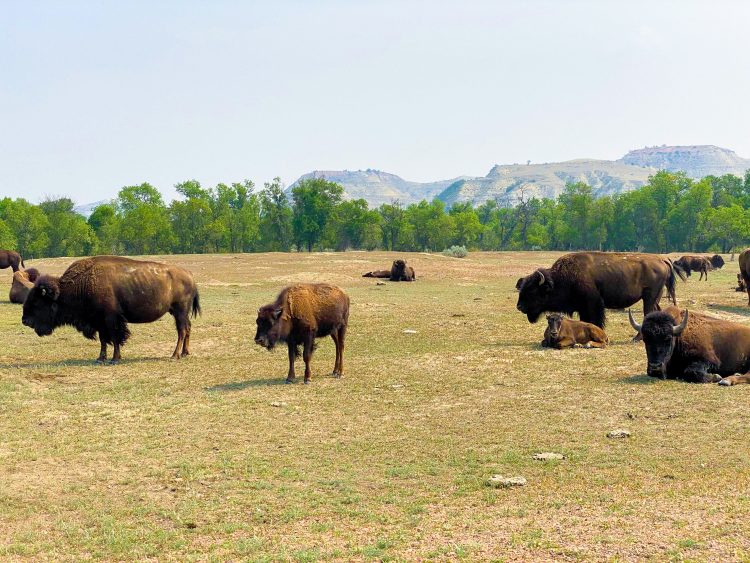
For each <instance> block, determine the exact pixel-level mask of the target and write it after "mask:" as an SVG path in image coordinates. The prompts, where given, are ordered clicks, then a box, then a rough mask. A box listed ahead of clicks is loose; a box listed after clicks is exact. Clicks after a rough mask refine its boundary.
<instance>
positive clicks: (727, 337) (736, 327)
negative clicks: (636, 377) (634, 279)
mask: <svg viewBox="0 0 750 563" xmlns="http://www.w3.org/2000/svg"><path fill="white" fill-rule="evenodd" d="M628 318H629V320H630V324H631V325H632V327H633V328H634V329H635V330H636V331H638V334H640V335H642V337H643V343H644V344H645V345H646V357H647V359H648V365H647V368H646V373H647V374H648V375H649V376H651V377H660V378H661V379H667V378H670V379H684V380H686V381H691V382H695V383H716V382H719V383H720V384H722V385H735V384H737V383H750V375H748V374H747V371H748V370H750V327H748V326H745V325H741V324H737V323H733V322H730V321H724V320H721V319H717V318H714V317H709V316H708V315H702V314H699V313H689V314H688V311H687V310H685V312H684V313H682V312H681V311H680V310H679V309H678V308H677V307H667V308H666V309H665V310H664V311H656V312H653V313H650V314H648V315H646V318H645V319H644V320H643V324H642V325H639V324H638V323H636V322H635V320H634V319H633V314H632V313H631V312H630V311H628ZM737 373H740V374H743V375H735V374H737ZM722 377H723V378H724V379H722Z"/></svg>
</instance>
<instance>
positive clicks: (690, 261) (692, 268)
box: [674, 256, 721, 281]
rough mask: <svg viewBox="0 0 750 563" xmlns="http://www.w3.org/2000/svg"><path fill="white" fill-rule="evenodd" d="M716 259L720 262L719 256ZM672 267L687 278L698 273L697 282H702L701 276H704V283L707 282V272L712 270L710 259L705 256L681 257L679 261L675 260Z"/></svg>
mask: <svg viewBox="0 0 750 563" xmlns="http://www.w3.org/2000/svg"><path fill="white" fill-rule="evenodd" d="M718 258H719V260H721V256H719V257H718ZM674 265H675V267H676V268H680V269H681V270H682V271H683V272H685V275H686V276H688V277H690V274H692V273H693V272H700V277H699V278H698V281H700V280H702V279H703V276H706V281H708V272H709V270H713V269H714V267H713V265H712V262H711V259H709V258H707V257H706V256H683V257H682V258H680V259H679V260H675V262H674Z"/></svg>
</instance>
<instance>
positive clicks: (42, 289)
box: [22, 276, 60, 336]
mask: <svg viewBox="0 0 750 563" xmlns="http://www.w3.org/2000/svg"><path fill="white" fill-rule="evenodd" d="M59 298H60V283H59V280H58V279H57V278H54V277H52V276H42V277H41V278H39V279H37V281H36V283H35V284H34V287H32V288H31V290H30V291H29V294H28V296H26V301H25V302H24V304H23V318H22V322H23V324H24V325H25V326H27V327H29V328H33V329H34V331H36V333H37V334H38V335H39V336H49V335H50V334H52V331H54V330H55V328H57V327H58V326H59V324H60V323H59V321H58V313H59V309H60V305H59V302H58V299H59Z"/></svg>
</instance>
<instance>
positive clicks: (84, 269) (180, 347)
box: [23, 256, 201, 363]
mask: <svg viewBox="0 0 750 563" xmlns="http://www.w3.org/2000/svg"><path fill="white" fill-rule="evenodd" d="M200 311H201V309H200V301H199V298H198V289H197V288H196V286H195V282H194V281H193V276H192V275H191V274H190V272H188V271H186V270H183V269H182V268H179V267H177V266H170V265H167V264H160V263H158V262H143V261H138V260H131V259H129V258H122V257H119V256H95V257H93V258H84V259H83V260H78V261H76V262H73V264H71V265H70V266H69V267H68V269H67V270H65V273H63V275H62V276H60V277H54V276H41V277H40V278H39V279H38V280H37V281H36V283H35V284H34V287H33V288H32V289H31V291H30V292H29V295H28V297H27V298H26V302H25V303H24V304H23V324H24V325H26V326H28V327H30V328H33V329H34V330H35V331H36V333H37V334H38V335H39V336H47V335H50V334H52V332H53V331H54V330H55V328H57V327H59V326H64V325H70V326H73V327H75V328H76V329H77V330H78V331H79V332H81V333H83V335H84V336H85V337H86V338H90V339H92V340H93V339H94V338H95V337H96V335H97V333H98V334H99V342H100V343H101V353H100V354H99V359H98V361H99V362H105V361H106V360H107V344H112V345H114V354H113V355H112V363H117V362H118V361H120V359H121V358H120V347H121V346H122V345H123V344H125V341H126V340H127V339H128V337H129V336H130V331H129V330H128V323H129V322H131V323H150V322H153V321H155V320H157V319H159V318H161V317H163V316H164V315H165V314H166V313H170V314H171V315H172V316H173V317H174V319H175V324H176V326H177V347H176V348H175V351H174V354H172V357H173V358H174V359H177V358H180V357H182V356H187V355H188V354H189V353H190V351H189V345H190V330H191V323H190V314H191V313H192V315H193V317H195V316H197V315H198V314H199V313H200Z"/></svg>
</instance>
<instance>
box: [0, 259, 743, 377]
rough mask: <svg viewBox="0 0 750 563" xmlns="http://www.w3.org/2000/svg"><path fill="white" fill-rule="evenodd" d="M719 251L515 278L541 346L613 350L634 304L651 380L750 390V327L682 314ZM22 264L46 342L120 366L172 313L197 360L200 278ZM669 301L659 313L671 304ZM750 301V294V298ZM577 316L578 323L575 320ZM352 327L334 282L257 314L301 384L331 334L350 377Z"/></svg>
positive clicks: (23, 288)
mask: <svg viewBox="0 0 750 563" xmlns="http://www.w3.org/2000/svg"><path fill="white" fill-rule="evenodd" d="M723 265H724V260H723V259H722V258H721V256H718V255H715V256H713V257H710V258H708V257H703V256H683V257H682V258H680V259H679V260H676V261H674V262H673V261H672V260H670V259H669V258H666V257H663V256H659V255H656V254H643V253H640V254H637V253H620V252H573V253H570V254H566V255H564V256H562V257H560V258H559V259H557V260H556V261H555V262H554V263H553V264H552V265H551V266H550V267H549V268H539V269H537V270H536V271H534V272H532V273H531V274H529V275H527V276H526V277H523V278H520V279H519V280H518V282H517V283H516V290H517V291H518V302H517V309H518V310H519V311H520V312H522V313H523V314H525V315H526V317H527V319H528V320H529V322H531V323H536V322H537V321H538V320H539V318H540V317H541V316H542V315H543V314H545V313H549V314H548V315H547V324H548V326H547V328H546V330H545V332H544V340H543V341H542V346H544V347H550V348H557V349H561V348H569V347H573V346H577V345H580V346H585V347H587V348H590V347H593V348H605V347H606V346H607V344H608V343H609V339H608V337H607V335H606V333H605V331H604V328H605V311H606V310H607V309H626V308H629V307H631V306H632V305H634V304H635V303H637V302H638V301H642V302H643V315H644V319H643V321H642V323H640V324H639V323H638V322H636V320H635V319H634V318H633V315H632V312H631V311H630V310H629V309H628V318H629V321H630V324H631V326H632V327H633V329H635V331H636V336H635V339H636V340H642V341H643V342H644V344H645V349H646V357H647V374H648V375H649V376H652V377H658V378H661V379H666V378H679V379H684V380H687V381H693V382H699V383H719V384H721V385H734V384H737V383H750V373H748V372H750V327H748V326H745V325H741V324H738V323H733V322H729V321H725V320H720V319H717V318H714V317H710V316H708V315H704V314H700V313H696V312H688V311H687V310H684V311H683V310H680V309H679V308H678V307H677V306H676V305H677V297H676V284H677V280H678V279H681V280H683V281H685V280H686V278H687V277H688V276H690V274H691V273H692V272H694V271H697V272H700V275H701V276H700V277H701V279H703V278H704V277H705V278H706V279H708V271H710V270H712V269H715V268H721V267H722V266H723ZM739 266H740V274H738V283H739V284H740V287H743V288H748V287H750V250H746V251H745V252H743V253H742V254H741V255H740V257H739ZM8 267H11V268H12V269H13V272H14V274H13V284H12V287H11V292H10V300H11V302H14V303H22V304H23V317H22V322H23V324H24V325H25V326H27V327H30V328H32V329H33V330H34V331H35V332H36V333H37V334H38V335H39V336H47V335H50V334H52V332H53V331H54V330H55V329H56V328H57V327H60V326H72V327H74V328H75V329H76V330H78V331H79V332H81V333H82V334H83V335H84V336H85V337H86V338H89V339H92V340H94V339H96V338H98V340H99V343H100V346H101V351H100V354H99V357H98V359H97V361H98V362H105V361H106V360H107V347H108V346H109V345H112V346H113V354H112V359H111V361H112V362H113V363H116V362H118V361H120V359H121V347H122V345H123V344H125V342H126V341H127V339H128V337H129V335H130V330H129V328H128V323H150V322H153V321H156V320H158V319H160V318H161V317H163V316H164V315H165V314H167V313H169V314H170V315H172V316H173V317H174V320H175V327H176V330H177V344H176V347H175V350H174V353H173V354H172V358H173V359H179V358H182V357H185V356H187V355H188V354H189V353H190V349H189V346H190V333H191V317H193V318H195V317H196V316H197V315H199V314H200V312H201V306H200V299H199V294H198V288H197V286H196V283H195V281H194V280H193V276H192V274H191V273H190V272H188V271H187V270H184V269H183V268H180V267H178V266H172V265H167V264H162V263H159V262H149V261H142V260H132V259H130V258H123V257H118V256H95V257H92V258H84V259H81V260H77V261H76V262H74V263H73V264H71V265H70V266H69V267H68V269H67V270H65V272H64V273H63V274H62V276H59V277H56V276H51V275H42V274H40V273H39V272H38V271H37V270H35V269H33V268H30V269H28V270H25V269H24V268H25V265H24V262H23V259H22V258H21V257H20V256H19V255H18V253H16V252H12V251H7V250H3V251H0V268H8ZM364 277H375V278H387V279H389V280H391V281H394V282H396V281H415V280H416V275H415V272H414V269H413V268H412V267H411V266H407V265H406V262H405V261H404V260H395V261H394V262H393V265H392V266H391V269H390V270H376V271H373V272H367V273H366V274H364ZM665 296H666V297H668V298H669V300H670V301H671V302H672V305H671V306H669V307H667V308H666V309H664V310H661V307H660V301H661V299H662V297H665ZM748 300H749V304H750V291H748ZM575 313H578V316H579V318H580V320H574V319H572V318H571V317H572V316H573V315H574V314H575ZM348 322H349V297H348V296H347V294H346V293H345V292H344V291H343V290H342V289H341V288H339V287H336V286H334V285H329V284H323V283H319V284H296V285H292V286H289V287H286V288H284V289H282V291H281V293H279V295H278V296H277V298H276V300H275V301H274V302H273V303H269V304H268V305H264V306H262V307H260V309H258V314H257V320H256V325H257V331H256V334H255V343H256V344H258V345H260V346H263V347H264V348H267V349H268V350H272V349H273V348H274V347H275V346H276V345H277V344H278V343H285V344H286V345H287V348H288V354H289V371H288V374H287V382H293V381H294V380H295V370H294V363H295V360H296V358H297V357H298V356H299V355H300V351H301V354H302V357H303V360H304V363H305V375H304V382H305V383H309V382H310V379H311V375H312V374H311V368H310V362H311V359H312V354H313V350H314V347H315V346H314V344H315V339H316V338H322V337H326V336H330V337H331V338H332V339H333V341H334V344H335V346H336V360H335V363H334V367H333V376H334V377H341V376H342V375H343V373H344V343H345V338H346V331H347V326H348Z"/></svg>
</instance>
